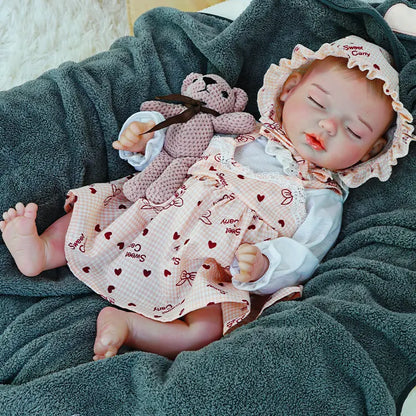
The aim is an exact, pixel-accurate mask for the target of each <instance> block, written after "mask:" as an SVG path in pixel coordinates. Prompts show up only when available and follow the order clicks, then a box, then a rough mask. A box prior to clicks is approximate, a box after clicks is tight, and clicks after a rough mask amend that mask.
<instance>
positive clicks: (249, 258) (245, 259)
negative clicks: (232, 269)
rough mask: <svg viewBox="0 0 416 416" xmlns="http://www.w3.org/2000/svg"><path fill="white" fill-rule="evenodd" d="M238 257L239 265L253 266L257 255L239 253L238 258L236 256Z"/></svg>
mask: <svg viewBox="0 0 416 416" xmlns="http://www.w3.org/2000/svg"><path fill="white" fill-rule="evenodd" d="M236 257H237V260H238V263H239V264H247V265H252V264H253V263H254V259H255V258H256V255H255V254H253V253H239V254H238V256H237V255H236ZM240 268H241V267H240Z"/></svg>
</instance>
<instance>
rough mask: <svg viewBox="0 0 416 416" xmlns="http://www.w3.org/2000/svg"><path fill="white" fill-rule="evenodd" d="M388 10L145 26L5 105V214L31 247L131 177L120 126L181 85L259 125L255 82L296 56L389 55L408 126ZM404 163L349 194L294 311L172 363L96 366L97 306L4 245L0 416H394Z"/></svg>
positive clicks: (298, 7)
mask: <svg viewBox="0 0 416 416" xmlns="http://www.w3.org/2000/svg"><path fill="white" fill-rule="evenodd" d="M397 1H398V0H397ZM397 1H388V2H386V3H383V4H381V5H374V6H370V5H368V4H365V3H363V2H360V1H359V0H345V1H342V0H291V1H286V0H280V1H279V0H253V2H252V3H251V5H250V6H249V7H248V9H247V10H246V11H245V12H244V13H243V14H242V15H241V16H240V17H239V18H238V19H237V20H236V21H235V22H233V23H230V22H229V21H226V20H224V19H221V18H218V17H214V16H209V15H202V14H186V13H181V12H179V11H177V10H174V9H156V10H154V11H151V12H149V13H147V14H146V15H144V16H142V17H141V18H139V19H138V20H137V22H136V24H135V36H134V37H126V38H122V39H120V40H118V41H117V42H115V44H114V45H113V46H112V47H111V49H110V50H109V51H108V52H105V53H102V54H99V55H96V56H94V57H92V58H90V59H87V60H86V61H83V62H81V63H79V64H76V63H65V64H63V65H62V66H60V67H59V68H58V69H55V70H52V71H49V72H48V73H46V74H44V75H43V76H41V77H40V78H39V79H37V80H35V81H33V82H28V83H26V84H24V85H23V86H21V87H18V88H15V89H12V90H10V91H7V92H2V93H0V137H1V147H0V171H1V176H0V188H1V195H0V211H1V212H3V211H5V210H6V209H8V208H9V206H12V205H14V204H15V203H16V202H17V201H22V202H24V203H27V202H29V201H34V202H37V203H38V204H39V205H40V211H39V221H38V225H39V228H40V230H43V229H44V228H45V227H46V226H47V225H49V224H50V223H51V222H52V221H53V220H54V219H56V218H58V217H59V216H61V215H62V214H63V209H62V206H63V203H64V198H65V193H66V191H67V190H68V189H70V188H73V187H78V186H81V185H83V184H88V183H93V182H100V181H108V180H110V179H114V178H118V177H121V176H124V175H126V174H128V173H130V172H131V167H130V166H129V165H127V164H126V163H125V162H123V161H122V160H120V159H119V157H118V154H117V152H115V151H114V150H113V149H112V148H111V142H112V141H113V140H114V139H115V138H116V137H117V134H118V130H119V128H120V126H121V125H122V123H123V122H124V120H125V119H126V118H127V117H128V116H129V115H130V114H131V113H133V112H135V111H137V109H138V108H139V105H140V103H141V102H142V101H144V100H147V99H151V98H153V97H154V96H156V95H165V94H168V93H173V92H178V91H179V89H180V85H181V82H182V79H183V78H184V77H185V76H186V75H187V74H188V73H189V72H191V71H198V72H216V73H219V74H220V75H222V76H224V77H225V78H227V79H228V80H229V81H230V82H231V83H233V84H237V85H239V86H240V87H243V88H244V89H245V90H246V91H247V92H248V93H249V95H250V106H249V109H250V111H252V112H253V113H254V114H256V111H257V110H256V102H255V101H256V93H257V90H258V89H259V88H260V86H261V84H262V77H263V75H264V73H265V71H266V69H267V68H268V66H269V65H270V63H272V62H278V60H279V58H281V57H288V56H290V53H291V50H292V48H293V47H294V45H295V44H296V43H303V44H305V45H307V46H309V47H310V48H317V47H318V46H319V45H320V44H321V43H323V42H325V41H332V40H335V39H337V38H340V37H343V36H346V35H348V34H356V35H358V36H362V37H364V38H366V39H368V40H371V41H374V42H376V43H378V44H380V45H381V46H383V47H385V48H386V49H388V50H389V51H390V52H391V53H392V54H393V55H394V58H395V62H396V65H397V67H398V69H399V70H400V74H401V97H402V101H403V102H404V103H405V105H406V106H407V108H408V109H409V110H410V111H411V112H412V113H413V115H414V116H416V39H415V38H412V37H410V36H396V35H395V34H393V33H392V32H391V31H390V29H389V28H388V26H387V25H386V24H385V22H384V20H383V19H382V15H383V14H384V13H385V11H386V10H387V8H388V7H389V6H390V5H392V4H394V3H395V2H397ZM400 1H401V2H403V0H400ZM407 4H408V5H411V3H407ZM411 6H412V7H414V8H416V4H415V3H414V2H413V5H411ZM415 156H416V146H415V145H413V147H411V152H410V156H409V157H407V158H406V159H403V160H401V161H400V163H399V166H398V167H396V168H395V169H394V174H393V176H392V178H391V180H390V181H389V182H388V183H380V182H378V181H377V180H371V181H369V182H368V183H367V184H366V185H364V186H362V187H361V188H359V189H357V190H354V191H352V192H351V195H350V197H349V199H348V201H347V203H346V205H345V215H344V225H343V228H342V233H341V236H340V239H339V242H338V243H337V244H336V246H335V247H334V248H333V249H332V251H331V252H330V253H329V255H328V256H327V258H326V260H325V261H324V262H323V263H322V265H321V266H320V267H319V268H318V270H317V272H316V274H315V276H314V278H313V279H312V280H311V281H310V282H309V283H308V284H306V286H305V293H304V298H303V299H302V300H299V301H290V302H283V303H279V304H277V305H274V306H273V307H271V308H269V309H268V310H266V312H265V313H264V315H263V316H262V317H261V318H260V319H258V320H257V321H255V322H253V323H251V324H248V325H246V326H243V327H241V328H239V329H237V330H235V331H234V332H232V333H231V334H230V335H228V336H226V337H224V338H223V339H221V340H220V341H218V342H215V343H213V344H211V345H209V346H208V347H206V348H203V349H202V350H200V351H197V352H185V353H182V354H180V355H179V356H178V357H177V359H176V360H174V361H169V360H167V359H165V358H163V357H160V356H157V355H153V354H148V353H142V352H137V351H136V352H134V351H127V350H125V351H124V353H123V354H120V355H118V356H117V357H115V358H112V359H108V360H103V361H100V362H93V361H92V360H91V359H92V355H93V342H94V337H95V320H96V317H97V314H98V312H99V311H100V309H102V308H103V307H104V306H105V302H104V301H103V300H102V299H101V298H100V297H98V296H97V295H95V294H93V293H91V292H90V290H89V289H88V288H87V287H86V286H84V285H83V284H81V283H80V282H78V281H77V279H75V278H74V277H73V276H72V275H71V273H70V272H69V271H68V269H67V268H66V267H63V268H60V269H58V270H54V271H49V272H46V273H43V274H42V275H41V276H40V277H37V278H26V277H23V276H21V275H20V273H19V272H18V270H17V269H16V267H15V266H14V264H13V261H12V259H11V257H10V255H9V254H8V252H7V250H6V248H5V246H4V244H3V243H2V242H1V244H0V256H1V257H0V258H1V261H0V276H1V277H0V294H1V295H0V325H1V335H0V380H1V382H2V385H1V386H0V414H1V415H48V416H53V415H59V416H61V415H62V416H72V415H81V416H87V415H123V416H124V415H174V416H177V415H187V416H189V415H296V416H301V415H305V416H306V415H307V416H311V415H326V416H327V415H336V416H341V415H351V416H361V415H373V416H383V415H394V414H395V405H396V402H397V401H398V398H399V396H400V393H401V392H402V390H403V389H404V388H405V387H406V385H407V383H408V382H409V381H410V380H411V379H412V376H413V375H414V374H415V373H416V296H415V293H416V251H415V249H416V192H415V178H416V159H415Z"/></svg>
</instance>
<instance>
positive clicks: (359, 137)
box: [347, 127, 361, 139]
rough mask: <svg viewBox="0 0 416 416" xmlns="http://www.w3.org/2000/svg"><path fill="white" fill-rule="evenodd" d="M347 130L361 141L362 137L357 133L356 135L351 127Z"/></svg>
mask: <svg viewBox="0 0 416 416" xmlns="http://www.w3.org/2000/svg"><path fill="white" fill-rule="evenodd" d="M347 130H348V131H349V132H350V133H351V134H352V135H353V136H354V137H356V138H357V139H361V136H359V135H358V134H357V133H354V132H353V131H352V130H351V129H350V128H349V127H347Z"/></svg>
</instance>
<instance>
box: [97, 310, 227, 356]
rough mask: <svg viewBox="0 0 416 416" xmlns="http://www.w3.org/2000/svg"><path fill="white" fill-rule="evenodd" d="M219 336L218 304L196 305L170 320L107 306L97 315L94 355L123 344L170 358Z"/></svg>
mask: <svg viewBox="0 0 416 416" xmlns="http://www.w3.org/2000/svg"><path fill="white" fill-rule="evenodd" d="M221 336H222V312H221V306H220V305H210V306H208V307H205V308H202V309H198V310H196V311H193V312H190V313H188V314H187V315H186V316H185V318H184V320H181V319H176V320H175V321H172V322H160V321H155V320H153V319H149V318H146V317H145V316H143V315H140V314H138V313H135V312H126V311H123V310H120V309H116V308H113V307H107V308H104V309H103V310H102V311H101V312H100V314H99V315H98V319H97V336H96V339H95V344H94V353H95V355H94V357H93V359H94V360H95V361H97V360H101V359H103V358H109V357H113V356H114V355H116V354H117V352H118V350H119V349H120V347H121V346H122V345H127V346H129V347H132V348H134V349H136V350H141V351H147V352H152V353H155V354H159V355H163V356H165V357H167V358H171V359H173V358H175V357H176V356H177V355H178V354H179V353H180V352H181V351H191V350H198V349H200V348H202V347H204V346H205V345H208V344H209V343H211V342H213V341H215V340H217V339H219V338H221Z"/></svg>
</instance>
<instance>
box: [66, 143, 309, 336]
mask: <svg viewBox="0 0 416 416" xmlns="http://www.w3.org/2000/svg"><path fill="white" fill-rule="evenodd" d="M252 139H253V137H250V136H241V137H238V138H237V139H233V138H231V137H229V138H226V137H218V138H214V139H213V141H212V143H211V145H210V146H209V148H208V150H207V152H206V153H205V156H203V158H202V159H201V160H200V161H198V162H197V163H196V164H194V165H193V167H192V168H191V170H190V172H189V173H190V174H191V175H192V176H191V178H190V179H189V180H187V181H186V182H185V184H184V185H183V186H182V187H181V188H180V190H179V191H178V192H177V193H176V195H175V196H174V197H172V198H170V199H169V200H168V201H167V202H166V203H165V204H162V205H154V204H151V203H149V201H147V200H146V199H144V198H142V199H139V200H138V201H136V202H135V203H132V202H130V201H129V200H127V199H126V198H125V197H124V195H123V193H122V186H123V184H124V183H125V181H126V180H127V179H126V178H124V179H120V180H117V181H114V182H111V183H105V184H94V185H91V186H86V187H83V188H80V189H75V190H73V191H70V193H69V194H68V199H67V203H66V205H65V208H66V210H67V211H70V210H71V209H72V212H73V214H72V218H71V222H70V225H69V228H68V232H67V237H66V245H65V250H66V257H67V261H68V265H69V267H70V269H71V270H72V272H73V273H74V274H75V276H77V277H78V278H79V279H80V280H82V281H83V282H84V283H86V284H87V285H88V286H89V287H91V288H92V289H93V290H94V291H95V292H97V293H98V294H100V295H101V296H103V297H104V298H106V299H107V300H108V301H109V302H110V303H113V304H116V305H118V306H120V307H122V308H125V309H130V310H132V311H135V312H137V313H140V314H143V315H145V316H147V317H149V318H152V319H157V320H160V321H163V322H165V321H172V320H174V319H177V318H179V317H181V316H184V315H186V314H187V313H189V312H190V311H193V310H197V309H200V308H203V307H205V306H207V305H209V304H211V303H221V305H222V310H223V319H224V332H226V331H228V330H229V329H230V328H232V327H233V326H234V325H236V324H238V323H239V322H241V321H242V320H243V319H244V318H245V317H246V316H247V315H249V313H250V310H251V307H250V305H251V299H250V295H249V293H247V292H245V291H242V290H239V289H236V288H235V287H234V286H233V285H232V284H231V283H230V277H229V275H228V273H227V272H226V270H227V268H228V267H229V265H230V264H231V263H232V261H233V259H234V256H235V252H236V250H237V248H238V247H239V245H240V244H242V243H243V242H248V243H256V242H260V241H264V240H267V239H275V238H277V237H280V236H286V237H290V236H292V235H293V233H294V232H295V231H296V229H297V228H298V227H299V225H300V224H301V223H302V221H303V220H304V218H305V216H306V208H305V195H304V189H303V184H302V181H300V180H299V179H298V178H296V177H287V176H284V175H280V174H277V173H267V174H261V173H259V174H257V173H254V172H252V171H251V170H250V169H248V168H246V167H243V166H241V165H239V164H238V163H237V162H236V161H235V160H234V158H233V155H234V151H235V146H236V145H238V144H244V143H245V142H246V141H247V140H252ZM300 294H301V287H300V286H296V287H289V288H285V289H282V290H279V291H278V292H276V293H275V294H274V295H273V296H271V297H269V298H263V299H262V303H263V305H262V308H260V310H259V311H258V312H256V313H259V312H261V310H262V309H263V308H264V307H267V306H269V305H270V304H272V303H274V302H276V301H278V300H280V299H283V298H286V297H296V296H300Z"/></svg>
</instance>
